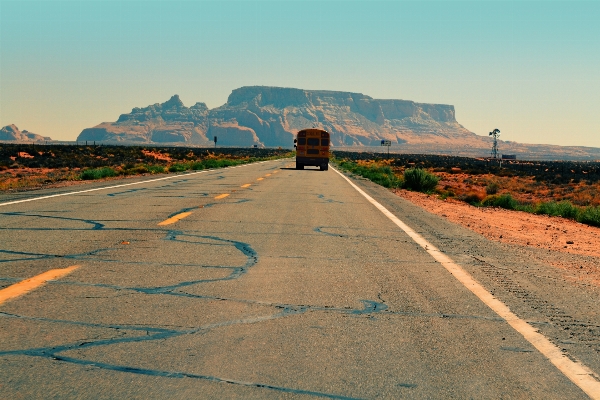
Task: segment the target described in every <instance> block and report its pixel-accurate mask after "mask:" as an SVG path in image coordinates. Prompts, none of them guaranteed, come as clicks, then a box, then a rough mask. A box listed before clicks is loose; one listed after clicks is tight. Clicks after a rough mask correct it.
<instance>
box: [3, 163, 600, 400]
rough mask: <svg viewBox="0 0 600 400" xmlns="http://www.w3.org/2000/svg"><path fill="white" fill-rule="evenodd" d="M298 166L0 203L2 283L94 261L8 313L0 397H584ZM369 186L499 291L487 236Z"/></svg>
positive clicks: (376, 218) (433, 267)
mask: <svg viewBox="0 0 600 400" xmlns="http://www.w3.org/2000/svg"><path fill="white" fill-rule="evenodd" d="M292 165H293V162H290V160H282V161H272V162H266V163H260V164H254V165H247V166H244V167H238V168H228V169H223V170H215V171H207V172H203V173H200V174H194V175H191V174H183V175H181V176H178V177H176V178H173V179H169V180H163V181H155V182H149V183H145V184H139V185H134V186H128V187H118V188H113V189H106V190H101V191H94V192H85V193H79V194H74V195H69V196H62V197H55V198H47V199H44V200H40V201H32V202H27V203H19V204H12V205H8V206H3V207H0V221H1V225H0V235H1V238H2V242H1V243H2V245H1V246H0V251H1V253H0V257H1V261H2V262H0V268H1V270H0V278H1V280H0V285H2V287H8V286H10V285H11V284H14V283H16V282H19V281H22V280H24V279H26V278H30V277H33V276H36V275H39V274H41V273H43V272H46V271H49V270H53V269H61V268H67V267H71V266H75V265H76V266H78V268H76V269H73V270H72V271H70V273H69V274H68V275H65V276H63V277H61V278H60V279H58V280H55V281H51V282H48V283H47V284H46V285H45V286H42V287H39V288H37V289H35V290H32V291H30V292H28V293H27V294H24V295H23V296H21V297H17V298H13V299H11V300H8V301H6V302H5V303H3V304H0V316H2V318H0V327H1V328H0V332H1V337H0V382H1V383H0V385H2V386H0V393H2V395H3V396H2V397H12V398H19V397H23V398H31V397H79V398H115V397H135V398H164V397H174V398H188V397H200V398H215V397H216V398H313V397H317V398H318V397H325V398H404V397H406V398H424V397H427V398H447V397H454V398H513V397H516V398H586V396H585V394H584V393H583V392H582V391H581V390H580V389H579V388H578V387H577V386H575V385H574V384H573V383H572V382H571V381H569V380H568V379H567V378H566V377H565V376H564V375H563V374H562V373H561V372H560V371H559V370H558V369H557V368H556V367H555V366H553V365H552V364H551V363H550V362H549V361H548V359H547V358H546V357H544V356H543V355H542V354H541V353H540V352H538V351H537V350H536V349H535V348H534V347H533V346H532V344H531V343H530V342H528V341H526V340H525V339H524V338H523V337H522V335H520V334H519V333H518V332H516V331H515V330H514V329H513V328H512V327H510V326H509V324H507V323H506V321H504V320H503V319H501V318H499V317H498V315H497V314H496V313H494V312H493V311H492V310H491V309H490V308H489V307H487V306H486V305H484V304H483V303H482V302H481V300H479V299H478V298H477V297H476V296H474V295H473V294H472V293H471V292H470V291H469V290H468V289H467V288H465V287H464V286H463V285H462V284H461V283H460V282H459V281H457V280H456V279H455V278H454V277H453V276H452V275H451V274H450V273H449V272H448V271H447V270H446V269H445V268H444V267H443V266H442V265H441V264H440V263H438V262H436V261H435V260H434V259H433V258H432V257H431V256H430V254H428V253H427V252H426V251H425V250H424V249H423V248H421V247H420V246H418V245H417V244H416V243H415V242H414V240H413V239H411V238H410V237H409V236H408V235H407V234H406V233H405V232H403V231H402V230H401V229H399V228H398V227H397V226H396V225H395V224H393V223H392V222H391V221H390V220H389V219H388V218H387V217H386V216H385V215H383V214H382V213H381V212H380V211H379V210H377V209H376V208H375V207H374V206H373V205H372V204H370V203H369V202H368V201H367V200H366V199H365V198H364V197H363V196H362V195H361V194H359V193H358V192H357V191H356V190H355V189H354V188H352V187H351V186H350V185H349V184H348V183H347V182H346V181H345V180H344V179H343V178H342V177H341V176H339V175H338V174H337V173H335V171H332V170H330V171H327V172H319V171H316V170H308V169H307V170H304V171H296V170H293V169H291V168H290V169H287V168H286V167H288V168H289V167H291V166H292ZM360 185H361V187H363V188H365V190H367V191H368V192H369V193H370V194H371V195H373V196H374V197H375V198H376V199H377V200H378V201H381V202H382V203H383V204H384V205H386V207H388V208H389V209H390V210H392V211H393V213H394V214H396V215H397V216H398V217H399V218H400V219H404V220H407V222H408V223H409V224H412V225H413V226H412V227H413V229H415V230H418V231H419V232H420V233H421V234H423V236H425V237H426V238H427V239H428V240H431V241H432V242H433V243H434V244H435V245H436V246H439V247H440V248H441V249H442V250H444V251H447V253H448V254H452V256H453V258H454V259H455V260H457V261H459V262H461V264H464V263H465V262H466V261H469V264H468V265H466V268H467V269H469V270H470V271H471V272H472V273H473V274H475V275H476V277H477V278H478V279H481V280H482V281H484V282H485V284H486V285H488V288H489V289H490V290H495V289H494V288H495V286H494V285H495V283H494V281H493V280H491V281H490V282H487V281H485V279H484V278H485V277H483V276H482V277H481V278H480V276H479V275H477V274H478V273H479V272H478V271H480V270H481V269H482V268H476V266H475V264H473V262H472V260H471V259H467V258H464V257H463V256H464V254H461V253H460V252H459V251H458V250H459V248H460V245H458V244H456V243H457V240H458V243H464V242H465V240H464V239H465V238H467V240H469V241H472V242H473V243H475V244H477V241H478V240H480V238H477V237H475V235H474V234H473V233H469V232H466V231H464V230H460V228H458V227H455V226H448V225H444V223H443V222H441V221H440V220H439V218H438V219H436V217H433V216H427V215H425V214H423V213H419V212H417V211H416V209H415V208H413V207H411V206H410V205H408V204H406V203H405V202H403V201H402V200H401V199H395V198H394V196H393V195H390V194H389V193H388V192H386V191H384V190H383V189H381V188H377V187H375V186H373V185H371V184H369V183H366V182H360ZM440 229H444V235H443V236H437V237H436V235H435V234H433V232H435V231H439V230H440ZM461 235H462V236H461ZM455 236H457V237H459V239H453V240H454V241H451V240H450V239H448V238H449V237H455ZM449 242H452V243H453V245H452V246H448V243H449ZM444 243H446V246H444ZM463 245H464V244H463ZM461 257H463V258H461ZM488 261H489V260H488ZM538 296H541V295H538ZM506 301H507V302H508V301H512V300H510V298H508V297H507V298H506ZM510 306H511V308H512V307H514V308H517V309H518V304H516V303H514V304H513V303H511V304H510ZM519 310H520V309H519ZM520 311H522V310H520ZM522 312H523V313H525V311H522ZM582 354H583V355H585V351H584V352H583V353H582ZM580 358H582V357H580ZM594 360H595V359H594V358H593V357H592V358H588V359H585V360H584V361H586V363H587V364H588V365H591V366H592V367H594V368H595V367H596V364H594V362H595V361H594Z"/></svg>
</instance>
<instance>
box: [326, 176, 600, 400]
mask: <svg viewBox="0 0 600 400" xmlns="http://www.w3.org/2000/svg"><path fill="white" fill-rule="evenodd" d="M332 169H333V170H334V171H335V172H337V173H338V174H339V175H340V176H341V177H342V178H344V179H345V180H346V181H347V182H348V183H349V184H350V185H351V186H352V187H353V188H354V189H356V190H357V191H358V192H359V193H360V194H361V195H363V196H364V197H365V198H366V199H367V200H368V201H369V202H370V203H371V204H373V205H374V206H375V207H376V208H377V209H378V210H379V211H381V212H382V213H383V214H384V215H385V216H386V217H388V218H389V219H390V220H391V221H392V222H394V223H395V224H396V225H397V226H398V227H399V228H400V229H402V230H403V231H404V232H405V233H406V234H407V235H408V236H410V237H411V238H412V239H413V240H414V241H415V242H417V244H419V246H421V247H422V248H423V249H425V251H427V252H428V253H429V254H430V255H431V256H432V257H433V258H434V259H435V260H436V261H437V262H439V263H440V264H442V265H443V266H444V268H446V270H448V272H450V274H452V275H453V276H454V277H455V278H456V279H458V281H459V282H460V283H462V284H463V285H464V286H465V287H466V288H467V289H469V290H470V291H471V292H472V293H473V294H474V295H475V296H477V297H478V298H479V299H480V300H481V301H482V302H483V303H484V304H485V305H487V306H488V307H489V308H491V309H492V310H493V311H494V312H495V313H496V314H498V315H499V316H500V317H501V318H502V319H504V320H505V321H506V322H508V324H509V325H510V326H512V327H513V329H515V330H516V331H517V332H519V333H520V334H521V335H522V336H523V337H524V338H525V340H527V341H528V342H529V343H531V344H532V345H533V346H534V347H535V348H536V349H538V351H539V352H540V353H542V354H543V355H544V356H545V357H546V358H547V359H548V360H549V361H550V362H551V363H552V364H554V366H555V367H556V368H558V369H559V370H560V372H562V373H563V374H564V375H565V376H566V377H567V378H569V379H570V380H571V382H573V383H574V384H575V385H577V386H578V387H579V388H580V389H581V390H583V391H584V392H585V393H586V394H587V395H588V396H589V397H590V398H592V399H600V382H598V380H596V378H595V375H596V374H595V373H594V372H593V371H592V370H590V369H589V368H588V367H586V366H585V365H584V364H582V363H581V362H579V361H573V360H572V359H570V358H569V357H567V356H566V355H565V354H563V353H562V351H561V350H560V348H558V347H557V346H556V345H555V344H553V343H552V342H551V341H550V340H549V339H548V338H546V337H545V336H544V335H542V334H541V333H539V332H538V330H537V329H536V328H534V327H533V326H531V325H529V324H528V323H527V322H526V321H524V320H522V319H521V318H519V317H518V316H517V315H516V314H514V313H513V312H512V311H510V308H509V307H508V306H507V305H506V304H504V303H502V302H501V301H500V300H498V299H496V298H495V297H494V296H493V295H492V294H491V293H490V292H489V291H488V290H487V289H485V288H484V287H483V286H482V285H481V284H480V283H479V282H477V281H476V280H475V278H473V277H472V276H471V275H470V274H469V273H468V272H467V271H466V270H464V269H463V268H462V267H461V266H459V265H458V264H456V263H455V262H454V261H452V259H451V258H450V257H448V256H447V255H446V254H444V253H443V252H441V251H440V250H438V249H437V248H436V247H435V246H433V245H432V244H431V243H429V242H428V241H427V240H426V239H425V238H424V237H423V236H421V235H419V234H418V233H417V232H415V231H414V230H413V229H412V228H410V227H409V226H408V225H406V224H405V223H404V222H402V221H401V220H400V219H399V218H398V217H396V216H395V215H394V214H392V213H391V212H390V211H389V210H388V209H387V208H385V207H384V206H383V205H381V204H380V203H379V202H377V201H376V200H375V199H373V198H372V197H371V196H369V195H368V194H367V193H365V192H364V191H363V190H362V189H361V188H359V187H358V186H356V185H355V184H354V183H353V182H352V181H351V180H350V179H348V177H346V176H345V175H344V174H342V173H341V172H340V171H338V170H337V169H335V168H332Z"/></svg>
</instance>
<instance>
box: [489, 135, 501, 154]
mask: <svg viewBox="0 0 600 400" xmlns="http://www.w3.org/2000/svg"><path fill="white" fill-rule="evenodd" d="M490 136H493V137H494V145H493V146H492V158H498V136H500V129H494V130H493V131H491V132H490Z"/></svg>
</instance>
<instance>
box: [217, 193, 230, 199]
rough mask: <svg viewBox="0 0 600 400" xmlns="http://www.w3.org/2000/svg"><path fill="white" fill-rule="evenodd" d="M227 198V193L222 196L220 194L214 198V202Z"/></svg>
mask: <svg viewBox="0 0 600 400" xmlns="http://www.w3.org/2000/svg"><path fill="white" fill-rule="evenodd" d="M227 196H229V193H223V194H220V195H218V196H217V197H215V200H221V199H224V198H225V197H227Z"/></svg>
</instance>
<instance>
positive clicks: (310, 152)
mask: <svg viewBox="0 0 600 400" xmlns="http://www.w3.org/2000/svg"><path fill="white" fill-rule="evenodd" d="M306 154H319V150H318V149H308V150H306Z"/></svg>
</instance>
